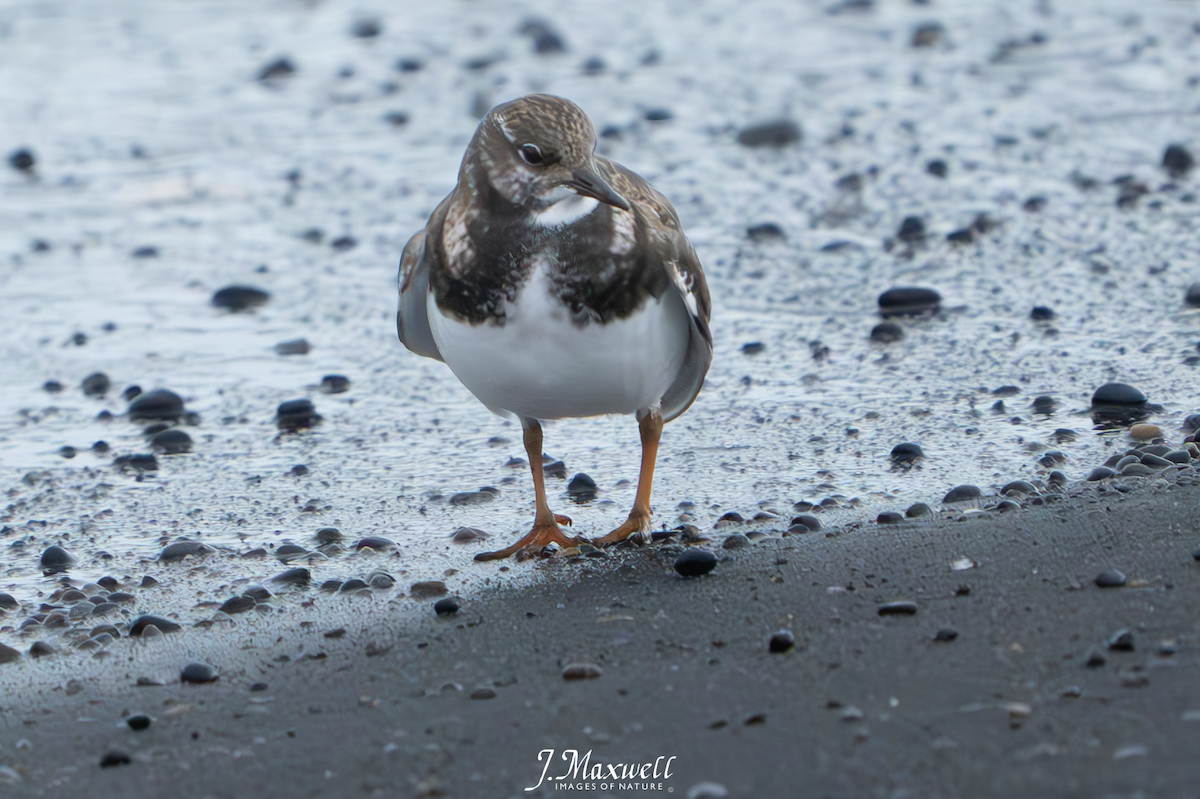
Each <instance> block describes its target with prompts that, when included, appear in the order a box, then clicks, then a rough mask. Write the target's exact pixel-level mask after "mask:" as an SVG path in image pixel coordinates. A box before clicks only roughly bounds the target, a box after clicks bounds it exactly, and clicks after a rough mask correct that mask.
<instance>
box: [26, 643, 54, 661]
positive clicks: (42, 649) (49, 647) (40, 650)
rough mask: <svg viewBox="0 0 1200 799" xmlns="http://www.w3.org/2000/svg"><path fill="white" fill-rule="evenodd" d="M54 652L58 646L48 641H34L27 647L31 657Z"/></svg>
mask: <svg viewBox="0 0 1200 799" xmlns="http://www.w3.org/2000/svg"><path fill="white" fill-rule="evenodd" d="M56 652H58V648H57V647H55V646H54V644H52V643H50V642H49V641H34V642H33V645H32V646H30V647H29V656H30V657H32V658H44V657H46V656H47V655H53V654H55V653H56Z"/></svg>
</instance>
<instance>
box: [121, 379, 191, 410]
mask: <svg viewBox="0 0 1200 799" xmlns="http://www.w3.org/2000/svg"><path fill="white" fill-rule="evenodd" d="M141 393H142V387H141V386H139V385H136V384H134V385H132V386H125V390H124V391H122V392H121V399H123V400H125V401H126V402H129V401H130V400H132V399H133V398H134V397H136V396H138V395H139V394H141ZM180 407H181V408H182V407H183V400H180Z"/></svg>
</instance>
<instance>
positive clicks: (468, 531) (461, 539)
mask: <svg viewBox="0 0 1200 799" xmlns="http://www.w3.org/2000/svg"><path fill="white" fill-rule="evenodd" d="M488 538H490V536H489V535H488V534H487V533H485V532H484V531H483V530H479V529H477V528H475V527H460V528H458V529H457V530H455V531H454V532H453V533H451V534H450V540H451V541H453V542H454V543H456V544H470V543H472V542H474V541H485V540H487V539H488Z"/></svg>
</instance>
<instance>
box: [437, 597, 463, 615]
mask: <svg viewBox="0 0 1200 799" xmlns="http://www.w3.org/2000/svg"><path fill="white" fill-rule="evenodd" d="M460 607H461V603H460V602H459V599H458V597H456V596H448V597H443V598H441V599H439V600H438V601H437V602H434V603H433V612H434V613H436V614H437V615H439V616H449V615H451V614H454V613H458V609H459V608H460Z"/></svg>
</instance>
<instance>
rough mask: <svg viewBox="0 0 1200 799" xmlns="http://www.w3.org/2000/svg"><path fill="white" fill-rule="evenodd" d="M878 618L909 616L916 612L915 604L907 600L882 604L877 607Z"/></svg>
mask: <svg viewBox="0 0 1200 799" xmlns="http://www.w3.org/2000/svg"><path fill="white" fill-rule="evenodd" d="M878 611H879V615H880V616H911V615H913V614H914V613H916V612H917V603H915V602H910V601H908V600H907V599H897V600H895V601H892V602H884V603H882V604H881V605H879V607H878Z"/></svg>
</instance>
